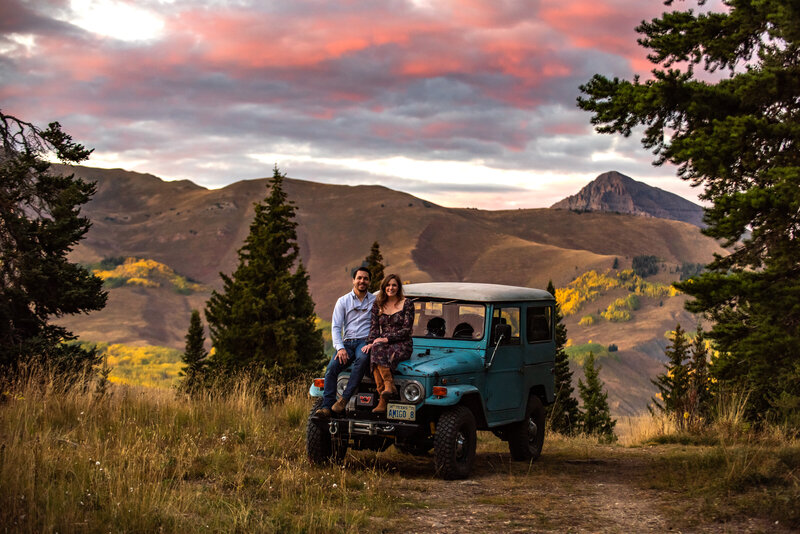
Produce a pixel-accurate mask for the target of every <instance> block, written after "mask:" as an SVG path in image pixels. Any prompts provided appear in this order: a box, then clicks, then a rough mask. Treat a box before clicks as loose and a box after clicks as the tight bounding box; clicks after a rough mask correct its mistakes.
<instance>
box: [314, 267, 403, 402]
mask: <svg viewBox="0 0 800 534" xmlns="http://www.w3.org/2000/svg"><path fill="white" fill-rule="evenodd" d="M369 283H370V272H369V270H367V268H366V267H359V268H357V269H356V270H355V271H353V290H352V291H351V292H349V293H348V294H346V295H344V296H342V297H340V298H339V300H337V301H336V306H335V307H334V308H333V319H332V321H331V323H332V326H331V334H332V338H333V347H334V348H335V349H336V354H335V355H334V356H333V358H331V362H330V363H329V364H328V369H327V370H326V371H325V389H324V393H323V396H322V404H321V405H320V407H319V409H318V410H317V412H316V413H317V415H320V416H324V417H329V416H330V415H331V412H333V413H337V414H338V413H342V412H344V409H345V406H347V402H348V401H349V400H350V397H352V396H353V394H354V393H355V392H356V389H357V388H358V384H359V382H361V379H362V378H363V377H364V374H365V373H366V371H367V367H371V369H372V376H373V378H374V379H375V384H376V386H377V390H378V394H379V395H380V401H379V402H378V405H377V406H376V407H375V409H373V410H372V411H373V412H374V413H381V412H385V411H386V404H387V402H388V400H389V399H391V398H392V397H394V396H395V395H397V388H395V385H394V379H393V377H392V372H393V371H394V370H395V369H396V368H397V364H399V363H400V362H402V361H404V360H407V359H409V358H410V357H411V350H412V341H411V330H412V328H413V326H414V304H412V303H411V301H410V300H409V299H407V298H405V296H404V295H403V282H402V281H401V280H400V277H399V276H398V275H396V274H390V275H388V276H387V277H386V278H384V279H383V281H382V282H381V287H380V291H379V292H378V295H377V297H376V296H375V295H373V294H372V293H370V292H369V291H367V288H368V287H369ZM351 362H354V363H353V369H352V371H351V373H350V379H349V380H348V382H347V387H346V388H345V390H344V391H343V392H342V396H341V397H340V398H339V399H338V400H337V399H336V381H337V379H338V377H339V373H340V372H342V370H344V368H345V367H347V366H348V365H349V364H350V363H351Z"/></svg>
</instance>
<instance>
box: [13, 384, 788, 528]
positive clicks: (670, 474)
mask: <svg viewBox="0 0 800 534" xmlns="http://www.w3.org/2000/svg"><path fill="white" fill-rule="evenodd" d="M264 398H266V399H267V404H266V405H264V404H262V402H261V400H259V399H264ZM309 406H310V400H309V399H308V398H307V394H306V384H305V383H298V384H292V385H289V386H281V387H277V386H276V387H273V388H270V389H269V390H268V391H266V392H263V391H255V389H254V386H253V385H252V384H248V383H240V384H238V386H237V387H236V388H234V390H233V391H228V392H227V394H226V395H225V396H219V395H207V396H206V397H204V398H199V399H190V398H187V397H183V396H178V395H176V394H175V393H174V392H172V391H169V390H159V389H149V388H140V387H131V386H118V385H115V386H112V387H111V389H110V393H109V394H106V395H105V396H97V395H96V394H95V392H94V389H93V387H90V388H88V389H86V390H83V389H75V388H73V389H70V390H66V391H65V390H64V389H63V388H60V387H58V385H57V384H56V383H55V382H54V381H52V380H43V379H42V378H41V377H35V378H32V379H28V380H27V381H20V382H18V383H16V384H12V385H11V386H10V387H9V388H8V389H7V390H6V391H4V392H2V396H1V397H0V525H3V527H4V529H3V530H4V531H7V532H101V531H102V532H108V531H120V532H152V531H159V530H162V531H167V532H197V531H206V530H207V531H224V532H245V531H247V532H369V531H374V530H375V529H376V528H379V527H380V528H384V529H387V531H397V532H402V531H404V530H405V528H406V526H407V525H406V520H405V519H404V518H405V517H408V515H409V514H410V515H413V517H414V518H415V519H414V521H416V522H417V523H416V524H418V525H425V524H427V523H426V522H427V521H428V519H426V518H427V517H433V518H434V519H433V521H434V522H436V521H438V519H436V517H439V516H448V515H451V516H453V517H455V515H458V514H460V513H461V511H463V510H465V509H466V508H464V507H465V506H467V508H469V506H472V505H473V504H474V505H475V506H477V507H478V510H483V511H484V512H486V514H485V523H482V527H485V529H486V530H496V529H497V528H500V529H502V528H503V527H502V525H504V524H507V521H508V518H505V519H503V518H502V517H501V516H500V515H497V514H495V513H493V512H492V511H491V510H492V509H494V508H493V507H496V506H501V505H502V504H503V502H504V499H505V497H504V495H511V494H510V493H509V492H512V493H514V492H516V494H518V495H517V496H518V497H519V495H522V496H523V497H524V501H525V502H528V500H529V499H530V498H531V496H530V495H528V493H529V492H530V491H532V490H531V488H544V487H546V488H547V492H546V494H547V502H549V503H550V504H551V505H552V506H551V507H550V508H547V507H545V508H541V507H539V508H537V510H538V512H537V514H538V515H537V517H538V516H541V517H540V518H539V519H537V521H540V522H539V523H536V524H538V525H540V526H541V527H542V528H545V527H546V529H549V530H553V531H560V530H564V529H565V528H567V527H568V525H567V524H562V523H560V521H562V520H565V519H564V518H565V517H566V516H564V515H563V511H564V510H565V507H566V508H569V507H570V506H572V504H570V503H573V499H576V495H582V494H583V492H584V490H585V489H586V488H585V487H584V486H585V484H586V483H587V480H588V479H590V478H591V477H594V478H592V480H593V481H594V483H595V486H597V487H600V486H601V485H602V484H601V483H611V484H613V485H614V486H613V487H618V488H620V491H621V495H626V496H627V497H626V498H629V499H632V500H635V499H637V498H646V499H649V500H647V501H643V503H642V505H641V509H642V510H652V509H653V507H654V506H656V507H657V509H658V510H659V512H658V513H660V514H663V515H664V516H666V517H669V518H671V519H670V520H671V521H673V522H674V524H676V525H678V526H682V527H687V528H690V529H691V527H692V526H694V527H703V528H704V526H707V525H709V524H714V525H716V524H718V523H720V524H731V523H726V522H728V521H739V523H737V524H740V523H741V522H742V521H746V518H748V517H756V518H761V519H760V520H761V521H764V520H767V519H768V520H769V521H771V522H772V521H775V520H778V521H780V524H781V525H784V526H789V527H790V528H792V527H793V528H798V527H800V515H799V514H800V512H798V510H797V506H796V503H797V502H799V501H800V479H799V476H798V475H799V474H800V443H798V441H797V440H796V439H791V438H789V437H787V436H786V435H785V433H784V432H782V431H781V429H777V428H773V429H770V430H769V431H764V432H760V433H758V434H754V433H752V432H748V431H746V428H747V427H746V425H744V424H743V422H742V421H741V419H737V418H736V417H735V410H733V412H732V414H733V415H732V416H731V418H729V419H728V420H727V422H726V423H725V425H724V426H723V427H720V428H712V429H710V430H709V431H708V434H707V435H706V436H705V437H702V438H698V437H693V438H687V437H686V435H681V434H678V433H676V432H675V431H674V429H673V428H671V427H670V426H669V424H668V423H667V422H666V421H664V420H661V419H658V418H652V417H649V416H643V417H635V418H634V417H632V418H624V419H622V420H620V422H619V423H618V425H617V429H618V431H619V434H620V436H619V437H620V440H619V442H618V443H616V444H599V443H598V442H597V440H596V439H595V438H592V437H588V436H580V437H565V436H560V435H557V434H549V435H548V437H547V441H546V443H545V451H544V455H543V457H542V459H541V460H539V461H538V462H535V463H532V464H529V465H527V464H520V463H517V462H510V459H509V456H508V448H507V445H506V444H505V443H503V442H501V441H499V440H498V439H496V438H495V437H494V436H492V435H491V434H489V433H480V434H479V436H480V437H479V443H478V454H479V460H478V462H477V464H476V469H475V473H474V481H467V482H468V484H467V485H464V483H458V482H456V483H453V482H446V481H439V480H436V479H434V478H433V469H432V468H433V465H432V464H433V462H432V459H431V458H430V457H427V458H415V457H410V456H407V455H403V454H401V453H399V452H398V451H396V450H395V449H394V448H390V449H389V450H387V451H386V452H384V453H380V454H375V453H372V452H369V451H363V452H352V453H350V454H348V459H347V464H346V466H344V467H340V466H333V465H330V466H325V467H322V468H320V467H314V466H311V465H310V464H309V463H308V461H307V460H306V458H305V446H304V437H305V419H306V414H307V412H308V409H309ZM509 484H511V485H510V486H509ZM495 485H496V487H495ZM592 487H594V486H592ZM476 488H481V492H479V493H477V494H476V495H477V497H476V496H475V495H473V493H474V490H475V489H476ZM452 492H461V493H460V494H463V498H464V499H467V501H465V502H455V501H453V500H452V499H451V498H450V497H449V495H451V493H452ZM431 494H432V495H435V496H441V498H438V497H437V498H438V500H437V498H433V497H425V496H426V495H431ZM637 495H639V497H636V496H637ZM659 495H663V498H660V499H659V498H658V497H657V496H659ZM489 496H491V499H489ZM478 497H480V498H479V499H478ZM612 497H613V496H612ZM473 498H475V499H478V501H475V502H474V503H473V502H472V501H469V500H468V499H473ZM520 498H521V497H520ZM537 498H539V499H540V498H542V497H541V496H538V497H537ZM609 498H611V497H609ZM614 498H617V497H614ZM481 499H483V500H486V499H489V501H491V502H489V501H486V502H485V503H483V504H481V503H482V502H483V501H481ZM509 499H510V500H509V503H511V502H512V501H514V498H513V497H512V496H509ZM587 499H589V497H587ZM590 500H591V499H590ZM520 502H522V501H520ZM465 503H471V504H469V505H467V504H465ZM498 503H499V504H498ZM575 503H577V504H575ZM575 503H573V504H575V506H578V504H580V508H581V510H584V509H585V504H586V503H582V501H580V500H575ZM459 506H460V508H459ZM481 506H483V508H481ZM506 508H507V506H505V507H504V508H503V509H506ZM451 509H452V510H451ZM460 510H461V511H460ZM397 513H399V514H400V517H399V518H398V519H396V520H395V519H392V516H393V515H395V514H397ZM480 513H483V512H480ZM429 514H432V515H429ZM454 514H455V515H454ZM575 514H576V515H575V517H582V515H581V514H585V512H584V511H581V512H578V511H576V512H575ZM501 515H502V514H501ZM570 517H571V516H570ZM501 519H502V521H501ZM620 520H621V519H620ZM496 521H497V522H499V523H496V524H495V522H496ZM504 521H505V522H504ZM692 522H695V523H692ZM697 522H699V523H697ZM431 524H433V523H431ZM770 524H772V523H770ZM620 528H621V527H620ZM703 528H699V530H703ZM612 530H613V529H612Z"/></svg>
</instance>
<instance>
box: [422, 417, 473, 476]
mask: <svg viewBox="0 0 800 534" xmlns="http://www.w3.org/2000/svg"><path fill="white" fill-rule="evenodd" d="M477 440H478V435H477V432H476V428H475V417H474V416H473V415H472V412H471V411H469V409H468V408H466V407H464V406H456V407H454V408H451V409H449V410H447V411H446V412H444V413H443V414H442V415H441V416H439V422H438V423H437V424H436V435H435V436H434V438H433V449H434V464H435V465H436V475H437V476H439V477H441V478H443V479H445V480H455V479H460V478H467V477H468V476H469V474H470V471H472V464H473V463H474V462H475V446H476V443H477Z"/></svg>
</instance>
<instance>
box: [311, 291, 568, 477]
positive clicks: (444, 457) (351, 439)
mask: <svg viewBox="0 0 800 534" xmlns="http://www.w3.org/2000/svg"><path fill="white" fill-rule="evenodd" d="M403 289H404V292H405V296H406V297H407V298H410V299H412V300H413V302H414V306H415V312H416V313H415V316H414V332H413V336H414V351H413V355H412V357H411V359H410V360H408V361H405V362H403V363H401V364H400V365H399V366H398V367H397V371H396V372H395V377H394V378H395V385H396V386H397V391H398V397H397V398H395V399H393V400H392V401H391V402H390V403H389V406H388V409H387V410H386V413H385V414H379V415H378V414H373V413H372V408H373V407H374V406H375V405H376V404H377V402H378V395H377V393H376V390H375V383H374V382H373V381H372V379H371V378H370V377H365V378H364V380H363V381H362V382H361V385H360V387H359V390H358V392H357V393H356V394H355V395H353V397H352V398H351V399H350V402H349V403H348V406H347V409H346V410H345V412H344V414H342V415H340V416H336V415H334V416H333V417H330V418H322V417H316V416H314V411H315V410H316V407H317V406H319V403H320V402H321V401H322V390H323V385H324V379H322V378H317V379H315V380H314V382H313V384H312V386H311V389H310V394H311V396H312V397H316V398H317V401H316V403H315V406H314V408H313V409H312V411H311V415H310V416H309V419H308V425H307V428H306V450H307V452H308V457H309V459H310V460H311V462H313V463H324V462H328V461H340V460H342V459H343V458H344V455H345V454H346V453H347V449H348V448H353V449H371V450H384V449H386V448H388V447H389V446H391V445H394V446H395V447H397V448H398V449H400V450H401V451H403V452H406V453H409V454H416V455H427V454H428V453H429V452H430V450H431V449H433V455H434V463H435V466H436V473H437V475H438V476H440V477H442V478H446V479H458V478H466V477H467V476H469V474H470V471H471V470H472V464H473V462H474V460H475V444H476V438H477V431H478V430H488V431H491V432H493V433H494V434H495V435H497V436H498V437H500V438H501V439H503V440H505V441H506V442H508V448H509V450H510V452H511V456H512V458H513V459H515V460H521V461H530V460H535V459H536V458H538V457H539V455H540V454H541V451H542V445H543V443H544V425H545V410H544V407H545V406H546V405H547V404H550V403H552V402H553V362H554V357H555V351H556V348H555V336H554V324H553V322H554V317H555V313H554V311H555V299H554V298H553V295H551V294H550V293H548V292H546V291H542V290H540V289H530V288H526V287H513V286H503V285H495V284H469V283H426V284H408V285H406V286H404V288H403ZM347 379H348V374H347V373H346V372H344V373H342V374H341V375H339V379H338V384H337V390H338V391H339V392H341V391H343V390H344V387H345V385H346V384H347Z"/></svg>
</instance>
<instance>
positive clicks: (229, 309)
mask: <svg viewBox="0 0 800 534" xmlns="http://www.w3.org/2000/svg"><path fill="white" fill-rule="evenodd" d="M284 178H285V176H284V175H282V174H281V173H280V171H279V170H278V168H277V166H276V167H275V168H274V169H273V176H272V178H271V179H270V187H271V189H270V192H269V194H268V195H267V197H266V198H265V199H264V201H262V202H260V203H256V204H255V218H254V220H253V222H252V224H251V225H250V234H249V235H248V236H247V239H246V240H245V244H244V245H243V246H242V248H240V249H239V266H238V267H237V269H236V271H234V273H233V275H232V276H227V275H225V274H223V273H220V276H221V277H222V281H223V289H222V291H221V292H217V291H214V292H213V293H212V295H211V298H210V299H209V301H208V302H207V303H206V320H207V321H208V327H209V332H210V334H211V341H212V344H213V346H214V349H215V353H214V355H213V356H212V358H211V362H210V370H211V371H215V372H223V373H227V374H231V373H237V372H241V371H247V372H255V373H262V374H263V373H272V372H275V371H277V372H279V373H280V374H281V375H283V377H284V378H286V379H289V378H293V377H296V376H299V375H301V374H303V373H307V372H310V371H315V370H318V369H319V368H320V367H321V366H322V364H323V360H324V356H323V341H322V333H321V331H320V330H318V329H317V328H316V325H315V323H314V319H315V315H314V302H313V301H312V300H311V295H310V294H309V292H308V274H307V272H306V270H305V268H304V267H303V263H302V261H301V260H300V257H299V247H298V245H297V233H296V227H297V223H296V222H295V221H294V218H295V208H294V204H293V203H292V202H290V201H289V200H288V197H287V195H286V193H285V192H284V190H283V179H284Z"/></svg>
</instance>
